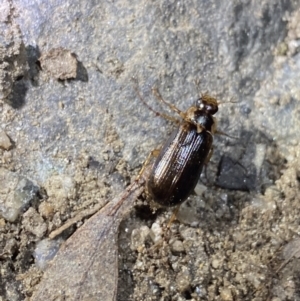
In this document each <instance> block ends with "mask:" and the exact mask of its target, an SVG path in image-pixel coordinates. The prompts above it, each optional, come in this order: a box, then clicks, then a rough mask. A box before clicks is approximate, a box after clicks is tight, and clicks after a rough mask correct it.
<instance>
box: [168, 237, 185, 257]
mask: <svg viewBox="0 0 300 301" xmlns="http://www.w3.org/2000/svg"><path fill="white" fill-rule="evenodd" d="M171 251H172V253H173V254H178V253H182V252H184V246H183V243H182V241H180V240H175V241H174V242H173V243H172V244H171Z"/></svg>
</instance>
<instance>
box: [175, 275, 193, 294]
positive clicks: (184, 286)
mask: <svg viewBox="0 0 300 301" xmlns="http://www.w3.org/2000/svg"><path fill="white" fill-rule="evenodd" d="M176 285H177V289H178V291H179V292H182V293H183V292H185V291H187V290H189V288H190V286H191V275H190V274H189V272H188V270H187V269H185V270H183V271H181V272H179V273H178V274H177V276H176Z"/></svg>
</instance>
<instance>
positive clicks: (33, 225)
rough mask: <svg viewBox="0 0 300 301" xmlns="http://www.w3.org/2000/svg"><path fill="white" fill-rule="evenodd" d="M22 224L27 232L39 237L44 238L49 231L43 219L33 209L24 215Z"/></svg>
mask: <svg viewBox="0 0 300 301" xmlns="http://www.w3.org/2000/svg"><path fill="white" fill-rule="evenodd" d="M22 224H23V226H24V228H25V229H26V231H28V232H30V233H32V234H34V235H35V236H37V237H43V236H44V234H45V233H46V231H47V225H46V223H45V222H44V220H43V218H42V217H41V216H40V215H39V214H38V213H37V211H36V210H35V209H34V208H32V207H31V208H29V209H28V210H27V211H26V212H25V213H24V215H23V221H22Z"/></svg>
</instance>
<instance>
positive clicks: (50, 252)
mask: <svg viewBox="0 0 300 301" xmlns="http://www.w3.org/2000/svg"><path fill="white" fill-rule="evenodd" d="M61 243H62V241H61V240H49V239H43V240H41V241H40V242H38V243H37V244H36V248H35V250H34V254H33V256H34V258H35V264H36V265H37V266H38V267H39V268H40V269H41V270H45V269H46V267H47V265H48V263H49V261H50V260H51V259H52V258H53V257H54V256H55V254H56V253H57V251H58V249H59V247H60V245H61Z"/></svg>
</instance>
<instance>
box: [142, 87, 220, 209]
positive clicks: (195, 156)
mask: <svg viewBox="0 0 300 301" xmlns="http://www.w3.org/2000/svg"><path fill="white" fill-rule="evenodd" d="M153 92H154V94H155V96H156V97H157V98H158V99H159V100H160V101H161V102H163V103H165V104H166V105H167V106H169V107H170V108H171V109H172V110H173V111H175V112H176V113H177V114H179V116H180V117H181V120H180V121H178V120H175V122H176V123H177V124H178V126H177V128H176V129H175V130H174V131H173V132H172V133H171V135H170V137H169V138H168V139H167V140H166V142H165V143H164V145H163V146H162V148H161V149H160V151H159V152H158V155H157V158H156V160H155V162H154V164H153V166H152V169H151V172H150V175H149V178H148V180H147V183H146V193H147V195H148V196H149V197H150V198H151V199H152V200H153V201H154V202H156V203H158V204H159V205H161V206H163V207H170V206H179V205H180V204H181V203H183V202H184V201H185V200H186V199H187V198H188V196H189V195H190V194H191V193H192V192H193V190H194V188H195V186H196V184H197V182H198V180H199V177H200V175H201V172H202V169H203V166H204V164H206V163H207V162H208V161H209V160H210V157H211V155H212V143H213V134H214V133H215V132H216V121H215V118H214V117H213V115H214V114H216V113H217V112H218V102H217V100H216V99H215V98H213V97H211V96H209V95H208V94H203V95H201V96H200V97H199V99H197V100H196V102H195V103H194V105H192V106H191V107H190V108H188V110H187V111H185V112H183V111H181V110H179V109H178V108H177V107H175V106H174V105H173V104H170V103H168V102H167V101H165V100H164V99H163V98H162V96H161V95H160V94H159V92H158V90H157V89H154V90H153ZM138 95H139V98H140V99H141V100H142V101H143V103H144V104H145V105H146V106H147V107H148V108H149V109H150V110H151V111H153V112H154V113H156V115H162V117H165V118H167V119H169V120H172V121H174V118H172V117H168V116H167V115H165V114H162V113H158V112H156V111H154V110H153V109H152V108H151V107H150V106H149V105H148V104H146V103H145V101H144V99H143V98H142V97H141V95H140V94H139V92H138ZM146 162H147V161H146Z"/></svg>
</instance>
